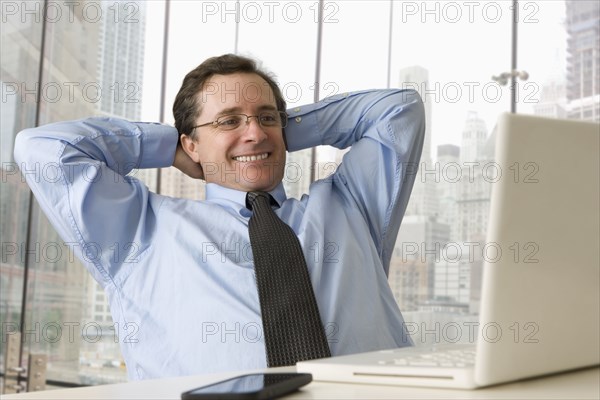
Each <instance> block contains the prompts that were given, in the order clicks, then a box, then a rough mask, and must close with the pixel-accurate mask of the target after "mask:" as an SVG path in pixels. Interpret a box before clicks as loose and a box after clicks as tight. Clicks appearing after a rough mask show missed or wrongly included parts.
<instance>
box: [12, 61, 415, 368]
mask: <svg viewBox="0 0 600 400" xmlns="http://www.w3.org/2000/svg"><path fill="white" fill-rule="evenodd" d="M284 111H285V101H284V100H283V97H282V96H281V92H280V91H279V89H278V88H277V85H276V84H275V82H274V81H273V79H272V78H271V77H270V76H269V75H268V74H266V73H264V72H262V71H260V70H259V69H257V67H256V65H255V63H254V62H253V61H252V60H250V59H247V58H243V57H239V56H236V55H224V56H221V57H215V58H211V59H208V60H206V61H205V62H204V63H202V64H201V65H200V66H198V67H197V68H196V69H194V70H193V71H192V72H190V73H189V74H188V75H187V76H186V77H185V79H184V81H183V84H182V87H181V90H180V92H179V94H178V95H177V98H176V100H175V104H174V115H175V126H176V128H173V127H170V126H165V125H159V124H147V123H133V122H128V121H124V120H120V119H114V118H90V119H86V120H81V121H74V122H65V123H55V124H50V125H46V126H42V127H39V128H35V129H28V130H25V131H23V132H21V133H20V134H19V135H18V136H17V140H16V142H17V143H16V147H15V159H16V160H17V162H18V163H19V165H22V166H24V167H25V168H29V167H28V166H29V165H30V164H32V163H36V162H37V163H53V165H56V166H59V168H60V169H61V171H62V179H61V180H60V182H52V183H51V182H45V181H44V180H42V179H40V180H38V179H31V178H30V176H29V175H28V183H29V185H30V186H31V188H32V190H33V192H34V194H35V195H36V197H37V199H38V200H39V203H40V206H41V207H42V209H43V210H44V212H45V213H46V214H47V215H48V217H49V219H50V221H51V222H52V223H53V225H54V226H55V228H56V229H57V231H58V232H59V233H60V235H61V236H62V237H63V239H64V240H65V242H71V243H72V242H75V243H77V244H78V246H76V247H75V249H78V250H79V251H80V254H78V255H79V257H80V258H81V259H82V261H83V263H84V265H85V266H86V268H87V269H88V270H89V271H90V272H91V273H92V274H93V276H94V278H95V279H96V280H97V281H98V282H99V283H100V284H101V285H102V286H103V287H104V289H105V290H106V292H107V293H108V298H109V301H110V309H111V313H112V316H113V320H114V322H115V323H117V324H118V327H119V329H120V332H119V338H120V344H121V349H122V352H123V355H124V358H125V361H126V363H127V370H128V374H129V377H130V379H144V378H155V377H165V376H175V375H189V374H195V373H205V372H215V371H226V370H243V369H255V368H264V367H266V366H267V361H266V355H265V354H266V345H265V334H264V329H263V328H264V327H263V322H264V321H263V318H262V315H263V312H264V310H261V303H260V301H259V295H258V289H257V283H258V282H257V279H256V274H255V262H254V257H253V245H252V244H251V241H250V238H249V233H248V224H249V220H250V218H251V216H252V214H253V211H251V210H250V209H249V208H248V203H247V202H246V196H247V192H256V191H260V192H268V193H269V194H270V195H271V196H272V199H273V200H271V201H272V202H273V203H274V205H275V207H274V208H273V209H274V211H275V213H276V214H277V216H278V218H279V219H280V220H281V221H283V222H285V224H287V225H288V226H289V227H291V228H292V229H293V231H294V233H295V235H296V236H297V240H299V242H300V245H301V248H302V253H303V255H304V258H305V260H306V266H305V267H304V268H305V269H306V268H307V269H308V275H309V277H310V284H311V285H312V289H313V291H314V298H316V302H317V305H318V313H319V316H320V320H321V323H322V329H323V331H324V333H325V336H326V341H327V344H328V346H329V349H330V351H331V354H332V355H342V354H349V353H357V352H363V351H371V350H376V349H384V348H394V347H401V346H407V345H411V344H412V343H411V340H410V338H409V336H408V334H407V332H406V329H405V326H404V323H403V319H402V316H401V314H400V311H399V309H398V307H397V305H396V302H395V300H394V297H393V295H392V293H391V290H390V288H389V285H388V283H387V273H388V269H389V261H390V258H391V255H392V251H393V248H394V243H395V241H396V236H397V232H398V229H399V226H400V222H401V219H402V215H403V214H404V210H405V208H406V205H407V203H408V199H409V195H410V191H411V189H412V184H413V181H414V178H415V175H414V169H413V168H412V167H411V166H414V165H417V164H418V161H419V157H420V154H421V149H422V141H423V135H424V129H425V127H424V116H423V105H422V103H421V100H420V98H419V96H418V95H417V94H416V93H415V92H414V91H403V90H371V91H363V92H357V93H350V94H346V95H338V96H334V97H331V98H328V99H326V100H324V101H321V102H319V103H316V104H312V105H308V106H304V107H296V108H294V109H292V110H290V111H288V115H287V116H286V115H285V113H284V114H281V113H282V112H284ZM288 120H289V122H288ZM322 144H327V145H332V146H335V147H338V148H346V147H348V146H352V148H351V150H350V151H349V152H348V153H347V154H345V156H344V159H343V162H342V164H341V165H340V166H339V167H338V169H337V171H336V172H335V174H334V175H333V176H332V177H330V178H328V179H324V180H320V181H317V182H314V183H313V184H312V185H311V187H310V191H309V194H308V195H304V196H303V197H302V199H300V200H297V199H289V198H287V197H286V194H285V191H284V189H283V185H282V179H283V176H284V168H285V165H284V163H285V158H286V150H287V151H297V150H301V149H305V148H310V147H313V146H316V145H322ZM170 165H174V166H175V167H177V168H179V169H180V170H181V171H183V172H185V173H186V174H188V175H190V176H192V177H195V178H200V179H205V180H206V183H207V185H206V200H205V201H191V200H185V199H175V198H169V197H166V196H161V195H158V194H155V193H152V192H150V191H149V190H148V188H147V187H145V186H144V185H143V184H142V183H141V182H140V181H138V180H136V179H135V178H131V177H127V176H125V175H126V174H127V173H128V172H130V171H131V170H132V169H133V168H161V167H168V166H170ZM303 172H304V173H308V171H303ZM411 172H412V173H411ZM92 250H93V251H92ZM92 253H93V254H92ZM281 267H282V268H284V267H285V266H281ZM289 284H290V285H293V284H295V283H294V282H290V283H289Z"/></svg>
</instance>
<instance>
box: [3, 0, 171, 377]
mask: <svg viewBox="0 0 600 400" xmlns="http://www.w3.org/2000/svg"><path fill="white" fill-rule="evenodd" d="M152 3H153V7H149V8H147V2H130V1H128V2H118V1H117V2H89V3H85V4H83V5H82V4H80V3H73V4H71V5H67V4H66V3H65V4H62V3H51V4H52V5H51V6H49V8H48V14H47V17H46V19H47V24H46V43H45V46H46V47H45V48H46V53H45V56H46V58H45V63H44V69H43V76H42V82H41V84H40V85H39V94H40V97H41V102H40V107H41V109H40V111H41V113H40V124H45V123H49V122H54V121H62V120H72V119H79V118H84V117H88V116H93V115H102V116H110V117H120V118H126V119H130V120H140V119H141V117H142V101H143V100H142V99H143V93H144V89H145V87H144V79H147V80H148V81H152V82H160V74H158V73H156V72H155V73H154V75H152V74H145V73H144V65H145V61H144V60H145V57H146V56H147V54H150V55H151V56H152V57H150V59H152V58H154V59H156V52H159V53H160V52H161V51H162V47H152V46H150V47H149V48H148V50H146V48H145V43H146V33H147V30H146V18H147V15H148V13H156V12H158V13H161V12H162V10H163V8H160V7H159V8H157V7H155V6H154V5H156V4H157V3H158V5H161V4H162V6H163V7H164V3H162V2H152ZM20 4H21V5H22V6H23V7H25V5H24V4H25V3H20ZM48 4H50V3H48ZM27 7H29V6H27ZM69 7H70V8H69ZM28 9H29V8H28ZM39 12H40V15H39V18H38V20H40V21H41V15H42V14H41V10H40V11H39ZM27 15H29V18H31V17H35V15H31V14H27ZM153 20H154V21H156V18H154V19H153ZM158 20H159V21H162V19H161V18H160V15H159V17H158ZM40 21H37V22H35V25H36V26H38V27H41V22H40ZM157 26H158V27H159V28H158V29H154V33H155V34H156V33H158V34H159V35H162V23H159V24H157ZM3 37H4V36H3ZM3 51H4V47H3ZM38 52H39V50H38ZM33 53H35V52H33ZM159 57H160V55H159ZM3 60H4V54H3ZM17 76H18V78H17V79H24V78H22V77H21V76H20V75H17ZM155 87H156V84H154V86H150V85H148V90H149V92H152V91H153V90H155ZM150 99H151V100H150V101H154V102H157V99H158V96H157V95H155V96H154V97H153V98H150ZM146 108H147V109H149V110H152V109H154V110H158V106H157V105H155V106H154V107H146ZM155 112H156V111H155ZM151 120H155V121H156V120H158V115H157V114H155V115H154V117H153V118H151ZM11 147H12V146H11ZM154 174H155V172H154ZM132 175H137V176H138V177H140V178H141V179H142V180H144V181H145V182H146V183H147V184H149V186H150V187H152V186H153V185H155V177H153V176H152V175H153V173H152V171H146V170H144V171H133V172H132ZM41 178H42V179H43V178H44V177H43V176H41ZM3 205H4V203H3ZM31 218H32V220H31V232H30V240H29V243H28V244H27V246H26V247H27V251H28V253H27V254H28V259H27V260H28V263H27V264H28V268H29V276H28V287H27V294H26V318H25V320H26V323H25V327H24V329H23V336H24V339H25V341H24V353H25V354H27V353H30V352H33V353H36V352H40V353H44V354H47V355H48V372H47V377H48V379H52V380H57V381H69V382H75V383H83V384H99V383H110V382H118V381H124V380H125V379H126V371H125V365H124V363H123V361H122V358H121V354H120V348H119V340H118V338H117V337H116V336H115V334H114V329H113V322H112V320H111V317H110V310H109V307H108V302H107V299H106V296H103V295H102V290H101V289H100V288H99V287H98V284H97V283H96V282H95V281H94V280H93V279H92V277H91V275H90V274H88V272H87V271H86V270H85V269H84V268H83V266H82V265H81V263H80V262H79V261H78V260H77V259H76V258H75V256H74V252H73V244H72V243H70V244H66V243H64V241H63V240H62V239H61V238H60V237H59V236H58V235H57V233H56V232H55V231H54V229H53V228H52V227H51V225H50V224H49V222H48V220H47V219H46V217H45V216H44V215H43V213H42V212H41V210H40V209H39V207H38V206H37V203H35V204H34V207H33V212H32V217H31ZM3 279H4V274H3ZM3 285H4V283H3Z"/></svg>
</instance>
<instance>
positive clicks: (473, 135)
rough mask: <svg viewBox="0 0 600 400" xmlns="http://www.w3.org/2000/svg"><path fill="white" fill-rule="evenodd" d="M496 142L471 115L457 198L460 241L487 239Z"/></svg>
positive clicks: (476, 118) (462, 152)
mask: <svg viewBox="0 0 600 400" xmlns="http://www.w3.org/2000/svg"><path fill="white" fill-rule="evenodd" d="M492 143H493V139H492V138H491V137H490V140H488V139H487V128H486V125H485V122H484V121H483V119H481V118H480V117H479V116H478V115H477V113H476V112H469V114H468V115H467V119H466V121H465V127H464V129H463V133H462V141H461V148H460V165H461V168H462V175H461V181H460V182H461V183H460V189H459V190H460V191H459V196H458V227H457V234H458V235H457V236H458V237H457V238H458V240H459V241H461V242H465V241H483V240H485V235H486V229H487V221H488V218H489V205H490V194H491V189H492V182H493V181H494V180H495V179H497V175H496V174H497V173H498V171H497V168H496V164H495V163H493V162H492V161H493V154H494V153H493V146H492Z"/></svg>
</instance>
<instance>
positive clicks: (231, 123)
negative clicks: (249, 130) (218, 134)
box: [219, 117, 240, 126]
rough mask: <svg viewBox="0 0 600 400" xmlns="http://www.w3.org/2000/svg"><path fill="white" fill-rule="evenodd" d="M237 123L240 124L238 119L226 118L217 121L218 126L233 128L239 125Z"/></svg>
mask: <svg viewBox="0 0 600 400" xmlns="http://www.w3.org/2000/svg"><path fill="white" fill-rule="evenodd" d="M239 123H240V118H239V117H227V118H223V119H222V120H220V121H219V125H220V126H235V125H239Z"/></svg>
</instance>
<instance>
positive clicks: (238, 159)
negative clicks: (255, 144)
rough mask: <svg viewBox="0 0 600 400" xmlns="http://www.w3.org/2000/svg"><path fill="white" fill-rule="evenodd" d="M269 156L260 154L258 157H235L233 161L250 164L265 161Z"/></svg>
mask: <svg viewBox="0 0 600 400" xmlns="http://www.w3.org/2000/svg"><path fill="white" fill-rule="evenodd" d="M268 156H269V153H264V154H258V155H256V156H238V157H233V159H234V160H236V161H241V162H248V161H256V160H264V159H265V158H267V157H268Z"/></svg>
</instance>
